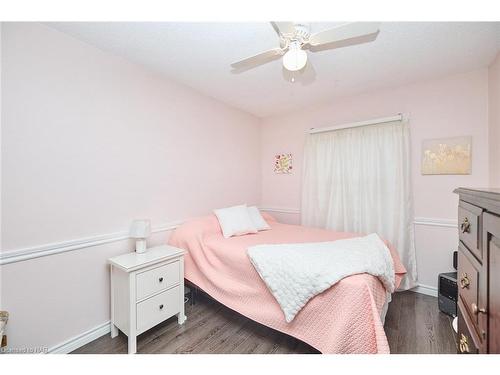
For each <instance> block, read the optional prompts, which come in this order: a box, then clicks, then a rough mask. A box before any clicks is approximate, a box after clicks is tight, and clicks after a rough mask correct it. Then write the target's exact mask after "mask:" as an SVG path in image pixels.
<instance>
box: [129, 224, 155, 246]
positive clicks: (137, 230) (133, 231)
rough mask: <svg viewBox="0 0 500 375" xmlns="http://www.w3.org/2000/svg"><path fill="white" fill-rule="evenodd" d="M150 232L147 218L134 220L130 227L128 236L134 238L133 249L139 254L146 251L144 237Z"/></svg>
mask: <svg viewBox="0 0 500 375" xmlns="http://www.w3.org/2000/svg"><path fill="white" fill-rule="evenodd" d="M150 234H151V222H150V221H149V220H134V221H133V222H132V227H131V228H130V237H132V238H135V239H136V241H135V251H136V252H137V253H139V254H141V253H144V252H146V248H147V246H146V238H148V237H149V235H150Z"/></svg>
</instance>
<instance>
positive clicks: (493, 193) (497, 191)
mask: <svg viewBox="0 0 500 375" xmlns="http://www.w3.org/2000/svg"><path fill="white" fill-rule="evenodd" d="M453 192H454V193H457V194H475V195H477V196H482V197H485V198H489V199H499V200H500V188H465V187H459V188H456V189H455V190H454V191H453Z"/></svg>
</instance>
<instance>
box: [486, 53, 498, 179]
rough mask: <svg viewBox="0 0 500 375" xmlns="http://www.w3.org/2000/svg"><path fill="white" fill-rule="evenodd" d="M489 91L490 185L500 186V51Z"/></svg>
mask: <svg viewBox="0 0 500 375" xmlns="http://www.w3.org/2000/svg"><path fill="white" fill-rule="evenodd" d="M488 91H489V95H488V99H489V102H488V112H489V150H490V186H491V187H496V188H500V52H499V53H498V55H497V57H496V59H495V60H494V61H493V62H492V63H491V65H490V68H489V80H488Z"/></svg>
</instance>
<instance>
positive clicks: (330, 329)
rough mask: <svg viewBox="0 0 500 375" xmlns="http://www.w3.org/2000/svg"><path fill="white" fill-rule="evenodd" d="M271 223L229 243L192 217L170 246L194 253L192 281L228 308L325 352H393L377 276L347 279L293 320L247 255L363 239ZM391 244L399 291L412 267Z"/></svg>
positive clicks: (211, 223)
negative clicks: (256, 249) (260, 248)
mask: <svg viewBox="0 0 500 375" xmlns="http://www.w3.org/2000/svg"><path fill="white" fill-rule="evenodd" d="M265 218H266V220H267V222H268V223H269V225H270V226H271V229H270V230H266V231H261V232H258V233H256V234H248V235H244V236H238V237H231V238H228V239H225V238H224V237H223V236H222V232H221V229H220V226H219V224H218V221H217V218H216V217H215V216H214V215H211V216H207V217H202V218H196V219H192V220H189V221H188V222H186V223H184V224H183V225H181V226H180V227H179V228H177V229H176V230H175V232H174V233H172V235H171V236H170V238H169V244H170V245H172V246H176V247H179V248H182V249H185V250H186V251H187V253H186V256H185V278H186V279H187V280H189V281H190V282H192V283H193V284H195V285H197V286H198V287H200V288H201V289H202V290H203V291H205V292H206V293H208V294H209V295H210V296H211V297H213V298H214V299H216V300H217V301H219V302H220V303H222V304H224V305H226V306H227V307H229V308H231V309H233V310H235V311H237V312H239V313H240V314H242V315H244V316H246V317H248V318H250V319H252V320H255V321H256V322H259V323H261V324H264V325H266V326H268V327H271V328H273V329H275V330H278V331H281V332H283V333H286V334H288V335H290V336H293V337H296V338H297V339H299V340H302V341H304V342H305V343H307V344H309V345H311V346H312V347H314V348H316V349H318V350H319V351H320V352H322V353H339V354H342V353H382V354H384V353H389V351H390V350H389V345H388V342H387V337H386V335H385V332H384V328H383V322H382V319H381V315H384V313H385V309H386V306H387V302H388V296H387V293H386V290H385V288H384V287H383V285H382V283H381V282H380V281H379V279H378V278H376V277H374V276H371V275H368V274H357V275H352V276H349V277H346V278H344V279H342V280H341V281H340V282H338V283H337V284H335V285H333V286H332V287H331V288H329V289H327V290H326V291H324V292H323V293H321V294H318V295H317V296H315V297H314V298H312V299H311V300H310V301H309V302H308V303H307V304H306V305H305V306H304V307H303V308H302V310H301V311H300V312H299V313H298V314H297V315H296V317H295V319H294V320H293V321H292V322H290V323H287V322H286V321H285V317H284V314H283V311H282V310H281V308H280V306H279V305H278V303H277V302H276V300H275V299H274V297H273V295H272V294H271V293H270V291H269V290H268V289H267V286H266V284H265V283H264V282H263V281H262V279H261V278H260V276H259V275H258V273H257V271H256V270H255V269H254V267H253V266H252V264H251V263H250V260H249V258H248V255H247V248H248V247H250V246H254V245H259V244H279V243H294V242H323V241H332V240H338V239H343V238H352V237H357V236H359V234H355V233H345V232H334V231H330V230H324V229H317V228H309V227H303V226H298V225H288V224H283V223H279V222H277V221H275V220H274V219H273V218H272V217H271V216H269V215H265ZM388 245H389V246H388V247H389V249H390V251H391V255H392V259H393V262H394V270H395V273H396V275H395V276H396V286H397V285H399V283H400V281H401V279H402V277H403V276H404V274H405V273H406V270H405V268H404V266H403V264H402V263H401V261H400V259H399V256H398V254H397V252H396V251H395V249H394V248H393V247H392V246H390V244H388Z"/></svg>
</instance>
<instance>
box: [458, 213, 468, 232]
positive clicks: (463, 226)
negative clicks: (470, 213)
mask: <svg viewBox="0 0 500 375" xmlns="http://www.w3.org/2000/svg"><path fill="white" fill-rule="evenodd" d="M460 231H461V232H462V233H469V232H470V222H469V219H468V218H467V217H464V219H463V221H462V223H461V224H460Z"/></svg>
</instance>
